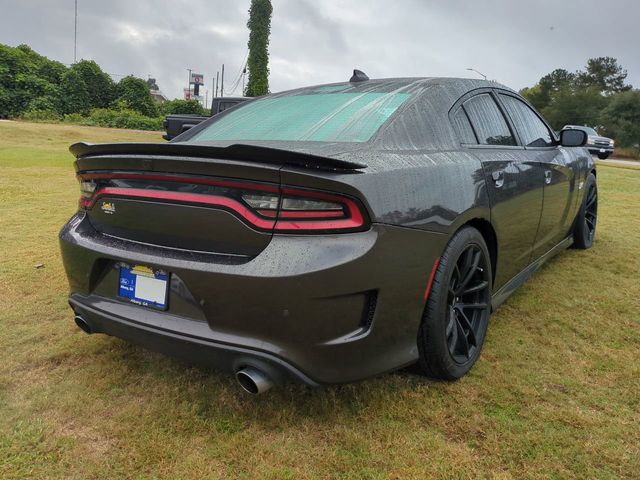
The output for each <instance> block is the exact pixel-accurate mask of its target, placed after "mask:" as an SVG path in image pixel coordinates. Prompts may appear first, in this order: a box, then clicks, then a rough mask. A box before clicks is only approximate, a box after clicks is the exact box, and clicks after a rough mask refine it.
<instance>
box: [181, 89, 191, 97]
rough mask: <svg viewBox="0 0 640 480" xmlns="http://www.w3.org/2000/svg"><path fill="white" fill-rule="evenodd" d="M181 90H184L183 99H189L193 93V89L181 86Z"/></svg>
mask: <svg viewBox="0 0 640 480" xmlns="http://www.w3.org/2000/svg"><path fill="white" fill-rule="evenodd" d="M182 90H183V91H184V99H185V100H191V96H192V94H193V91H192V90H191V89H190V88H183V89H182Z"/></svg>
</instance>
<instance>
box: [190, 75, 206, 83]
mask: <svg viewBox="0 0 640 480" xmlns="http://www.w3.org/2000/svg"><path fill="white" fill-rule="evenodd" d="M191 85H204V75H202V74H201V73H191Z"/></svg>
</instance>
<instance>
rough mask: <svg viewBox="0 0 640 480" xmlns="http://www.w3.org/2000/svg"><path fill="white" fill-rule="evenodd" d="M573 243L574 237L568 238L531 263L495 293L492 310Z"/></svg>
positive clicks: (492, 299)
mask: <svg viewBox="0 0 640 480" xmlns="http://www.w3.org/2000/svg"><path fill="white" fill-rule="evenodd" d="M572 243H573V237H572V236H568V237H567V238H565V239H564V240H562V241H561V242H560V243H558V244H557V245H556V246H555V247H553V248H552V249H551V250H549V251H548V252H547V253H545V254H544V255H542V256H541V257H540V258H538V259H537V260H535V261H534V262H533V263H531V264H530V265H529V266H528V267H527V268H525V269H524V270H522V271H521V272H520V273H518V274H517V275H516V276H515V277H513V278H512V279H511V280H509V281H508V282H507V283H506V284H505V285H504V286H503V287H502V288H501V289H500V290H498V291H497V292H496V293H494V294H493V295H492V297H491V310H492V311H496V310H497V309H498V307H499V306H500V305H502V304H503V303H504V301H505V300H506V299H507V298H509V297H510V296H511V294H512V293H513V292H515V291H516V290H517V289H518V288H519V287H520V286H521V285H522V284H523V283H524V282H526V281H527V280H528V279H529V277H531V276H532V275H533V274H534V273H535V272H536V271H538V269H539V268H540V267H541V266H542V265H543V264H544V263H545V262H546V261H547V260H549V259H550V258H552V257H554V256H556V255H557V254H558V253H560V252H561V251H563V250H566V249H567V248H569V247H570V246H571V244H572Z"/></svg>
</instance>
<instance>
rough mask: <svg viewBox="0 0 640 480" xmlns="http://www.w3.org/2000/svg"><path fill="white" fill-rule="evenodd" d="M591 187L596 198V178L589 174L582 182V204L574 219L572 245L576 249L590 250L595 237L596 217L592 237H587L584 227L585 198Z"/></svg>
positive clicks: (587, 231) (587, 232) (586, 230)
mask: <svg viewBox="0 0 640 480" xmlns="http://www.w3.org/2000/svg"><path fill="white" fill-rule="evenodd" d="M591 185H594V186H595V189H596V198H597V195H598V184H597V182H596V177H595V175H594V174H593V173H590V174H589V175H588V176H587V179H586V181H585V182H584V194H583V195H582V204H581V205H580V211H579V212H578V218H577V219H576V227H575V230H574V238H573V243H574V245H575V246H576V247H577V248H582V249H586V248H591V246H592V245H593V241H594V239H595V237H596V232H597V230H598V221H597V220H598V217H597V216H596V224H595V226H594V229H593V235H592V236H590V235H589V230H588V229H587V226H586V225H585V214H586V212H587V197H588V195H589V189H590V188H591Z"/></svg>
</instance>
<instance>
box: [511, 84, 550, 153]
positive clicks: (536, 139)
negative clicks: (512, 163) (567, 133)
mask: <svg viewBox="0 0 640 480" xmlns="http://www.w3.org/2000/svg"><path fill="white" fill-rule="evenodd" d="M500 99H501V100H502V103H503V104H504V108H505V110H506V111H507V113H508V114H509V116H510V117H511V120H512V121H513V125H514V126H515V128H516V130H517V131H518V134H519V135H520V138H521V139H522V143H523V144H524V145H525V146H527V147H551V146H553V145H554V142H553V138H552V137H551V132H549V129H548V128H547V126H546V125H545V124H544V123H543V122H542V120H540V118H539V117H538V116H537V115H536V114H535V113H534V111H533V110H531V109H530V108H529V106H528V105H527V104H526V103H524V102H523V101H521V100H518V99H517V98H515V97H512V96H511V95H503V94H500Z"/></svg>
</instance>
